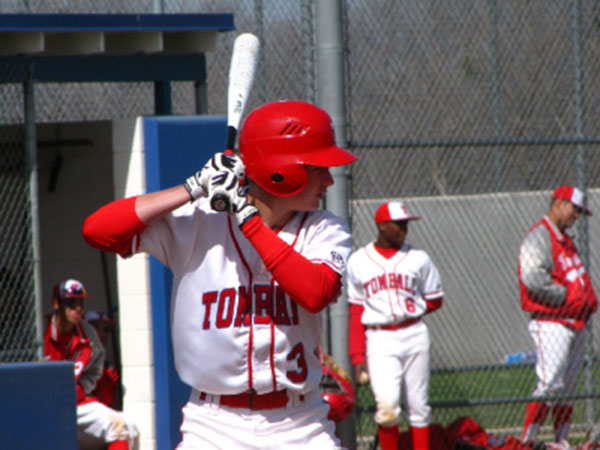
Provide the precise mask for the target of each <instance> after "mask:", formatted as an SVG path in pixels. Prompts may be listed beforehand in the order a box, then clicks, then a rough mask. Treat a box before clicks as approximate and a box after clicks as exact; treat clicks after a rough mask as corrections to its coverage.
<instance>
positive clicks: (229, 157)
mask: <svg viewBox="0 0 600 450" xmlns="http://www.w3.org/2000/svg"><path fill="white" fill-rule="evenodd" d="M217 174H219V181H217V182H216V183H215V184H214V185H213V186H211V179H212V178H213V177H214V176H215V175H217ZM229 174H231V175H234V176H235V177H238V178H240V179H242V178H243V177H244V164H243V163H242V160H241V159H240V158H239V157H237V156H235V155H233V154H225V153H216V154H215V155H214V156H213V157H212V158H210V159H209V160H208V161H207V162H206V164H205V165H204V167H203V168H202V169H201V170H199V171H198V172H196V173H195V174H194V175H192V176H191V177H189V178H187V179H186V180H185V182H184V183H183V185H184V186H185V188H186V189H187V191H188V192H189V194H190V197H191V198H192V201H194V200H197V199H198V198H200V197H205V196H207V195H209V193H210V194H212V191H211V187H213V188H217V186H219V185H221V184H223V183H224V182H226V181H227V180H225V178H227V177H228V175H229ZM230 179H231V176H230Z"/></svg>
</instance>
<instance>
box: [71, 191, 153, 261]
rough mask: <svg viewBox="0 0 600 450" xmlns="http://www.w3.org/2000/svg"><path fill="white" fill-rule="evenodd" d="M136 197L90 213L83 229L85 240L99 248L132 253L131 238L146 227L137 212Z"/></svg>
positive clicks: (127, 253)
mask: <svg viewBox="0 0 600 450" xmlns="http://www.w3.org/2000/svg"><path fill="white" fill-rule="evenodd" d="M135 199H136V197H129V198H124V199H121V200H117V201H114V202H112V203H109V204H108V205H106V206H103V207H102V208H100V209H99V210H98V211H96V212H95V213H93V214H92V215H90V216H89V217H88V218H87V219H86V220H85V222H84V223H83V227H82V229H81V232H82V234H83V238H84V239H85V241H86V242H87V243H88V244H89V245H90V246H92V247H94V248H97V249H99V250H104V251H107V252H114V253H119V254H120V255H123V256H126V255H130V254H131V240H132V239H133V237H134V236H136V235H137V234H139V233H141V232H142V231H144V229H145V228H146V225H145V224H144V223H143V222H142V221H141V220H140V218H139V217H138V215H137V213H136V212H135Z"/></svg>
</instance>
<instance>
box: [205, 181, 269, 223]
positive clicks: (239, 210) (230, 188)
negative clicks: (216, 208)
mask: <svg viewBox="0 0 600 450" xmlns="http://www.w3.org/2000/svg"><path fill="white" fill-rule="evenodd" d="M240 180H243V179H240V178H238V177H237V176H235V175H233V174H231V172H219V173H218V174H217V175H214V176H213V177H212V178H211V181H210V184H211V188H210V197H211V198H213V196H215V195H220V196H221V197H224V198H225V200H226V203H227V205H228V207H229V208H228V209H227V210H226V211H227V213H228V214H229V215H231V216H232V217H233V218H234V219H235V221H236V223H237V224H238V226H240V227H241V226H242V225H244V224H245V223H246V222H247V221H248V220H249V219H250V218H252V217H254V216H255V215H257V214H258V209H256V207H255V206H253V205H251V204H250V203H248V198H247V196H246V192H247V191H248V187H249V186H248V185H247V184H246V185H243V186H241V185H240Z"/></svg>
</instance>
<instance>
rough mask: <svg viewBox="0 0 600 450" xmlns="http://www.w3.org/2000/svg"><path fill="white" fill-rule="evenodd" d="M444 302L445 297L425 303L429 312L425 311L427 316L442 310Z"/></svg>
mask: <svg viewBox="0 0 600 450" xmlns="http://www.w3.org/2000/svg"><path fill="white" fill-rule="evenodd" d="M443 300H444V298H443V297H440V298H434V299H433V300H425V303H426V304H427V311H425V314H431V313H432V312H434V311H436V310H438V309H440V308H441V307H442V302H443Z"/></svg>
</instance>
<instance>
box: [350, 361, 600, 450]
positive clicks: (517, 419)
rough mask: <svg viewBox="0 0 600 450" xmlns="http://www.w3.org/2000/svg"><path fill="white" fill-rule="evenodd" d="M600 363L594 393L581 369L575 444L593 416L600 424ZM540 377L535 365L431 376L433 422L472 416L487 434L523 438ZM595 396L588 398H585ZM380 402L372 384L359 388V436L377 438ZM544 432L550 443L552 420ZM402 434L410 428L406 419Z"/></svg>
mask: <svg viewBox="0 0 600 450" xmlns="http://www.w3.org/2000/svg"><path fill="white" fill-rule="evenodd" d="M599 370H600V364H598V362H595V363H594V364H593V365H592V367H591V368H590V371H589V372H588V380H591V389H589V391H590V393H589V394H586V389H585V384H586V383H585V379H584V370H583V369H582V370H581V371H580V376H579V382H578V388H577V393H576V396H577V398H576V399H575V411H574V415H573V421H572V423H573V425H572V432H571V435H570V441H572V442H571V443H572V444H577V443H578V442H581V441H584V440H585V439H586V438H587V434H588V432H589V425H588V423H587V422H588V415H589V417H591V418H592V423H597V422H599V421H600V411H599V410H600V404H599V403H598V398H599V397H600V376H599V374H598V371H599ZM535 384H536V377H535V373H534V370H533V366H531V365H524V366H504V365H498V366H490V367H481V368H473V369H470V370H456V371H443V372H437V373H436V372H435V371H434V373H432V376H431V379H430V389H429V393H430V395H429V396H430V403H431V406H432V410H433V419H432V421H433V423H439V424H441V425H444V426H446V425H448V424H450V423H452V422H453V421H454V420H456V419H458V418H459V417H462V416H470V417H472V418H473V419H474V420H476V421H477V422H478V423H479V424H480V425H481V426H482V427H483V428H485V429H486V430H487V431H488V432H491V433H497V434H505V435H514V436H517V437H518V436H520V434H521V431H522V425H523V418H524V416H525V407H526V403H527V401H529V400H530V395H531V392H532V391H533V390H534V388H535ZM588 395H589V396H590V398H588V399H586V398H585V397H586V396H588ZM374 410H375V402H374V399H373V395H372V394H371V390H370V388H369V387H368V386H364V387H359V388H358V390H357V434H358V435H359V436H374V435H375V433H376V425H375V422H374V420H373V411H374ZM547 425H548V427H547V428H545V429H544V430H543V434H542V436H541V438H542V439H551V438H552V436H551V428H550V426H549V425H550V422H549V421H547ZM400 428H401V430H403V429H406V428H407V424H406V422H405V421H404V418H403V419H402V421H401V423H400Z"/></svg>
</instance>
